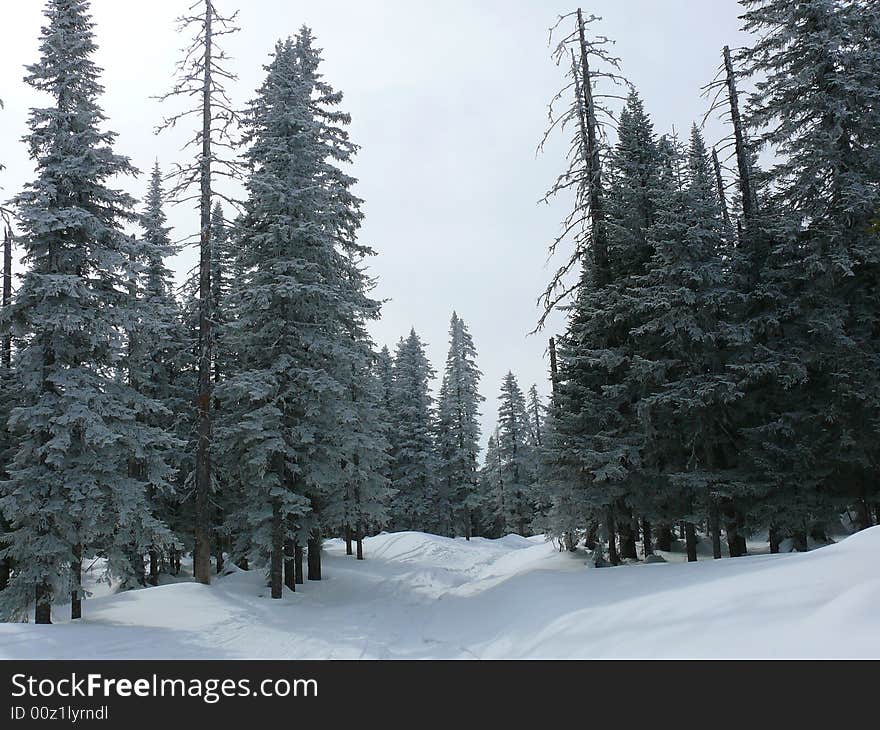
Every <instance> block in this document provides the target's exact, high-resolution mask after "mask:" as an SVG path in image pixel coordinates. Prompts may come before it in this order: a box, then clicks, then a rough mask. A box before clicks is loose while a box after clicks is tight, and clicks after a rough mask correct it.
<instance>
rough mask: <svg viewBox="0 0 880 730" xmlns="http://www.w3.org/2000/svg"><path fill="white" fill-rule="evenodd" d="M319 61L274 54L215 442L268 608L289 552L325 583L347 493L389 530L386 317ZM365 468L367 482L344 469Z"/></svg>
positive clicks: (305, 33) (332, 96)
mask: <svg viewBox="0 0 880 730" xmlns="http://www.w3.org/2000/svg"><path fill="white" fill-rule="evenodd" d="M320 60H321V59H320V55H319V51H318V50H317V49H315V48H314V46H313V37H312V34H311V31H310V30H309V29H308V28H306V27H303V28H302V29H301V30H300V32H299V34H298V35H297V36H296V38H295V39H288V40H286V41H284V42H279V43H278V44H277V45H276V48H275V53H274V56H273V58H272V61H271V62H270V63H269V65H268V66H267V67H266V71H267V75H266V80H265V81H264V83H263V85H262V86H261V87H260V89H259V92H258V94H257V96H256V98H255V99H254V100H253V101H252V102H251V104H250V107H249V114H248V139H249V141H250V143H251V144H250V147H249V149H248V153H247V157H248V162H249V164H250V168H251V172H250V175H249V177H248V180H247V191H248V199H247V202H246V206H245V212H244V216H243V219H242V221H241V223H240V226H239V231H240V241H239V246H240V248H241V253H240V257H241V265H242V269H243V271H244V272H245V273H244V275H243V281H242V283H241V286H238V287H236V288H235V289H234V290H233V292H232V294H231V297H232V307H233V310H234V311H235V312H236V315H237V318H236V320H235V321H234V322H231V323H230V324H229V326H228V327H227V334H226V339H227V341H228V342H229V343H230V348H231V350H233V351H234V352H235V353H236V358H237V364H236V369H235V374H234V375H232V377H230V378H229V379H228V380H227V381H225V382H224V383H222V384H221V386H220V387H219V388H218V395H220V397H221V400H222V406H223V413H224V420H223V427H222V430H221V431H220V433H219V434H218V436H219V437H220V438H221V440H222V443H223V444H224V446H225V449H224V452H225V453H226V454H227V459H228V462H227V463H229V464H230V465H236V466H235V473H234V474H233V475H232V478H233V479H234V481H235V483H236V484H238V485H240V489H241V490H242V494H241V496H240V499H239V500H238V514H236V515H234V516H233V520H232V521H233V523H234V524H237V525H238V528H239V529H238V531H237V534H238V538H239V539H238V544H237V547H236V550H237V551H238V552H239V553H242V552H247V551H252V552H253V553H255V556H256V557H269V558H270V582H271V586H272V596H273V598H279V597H280V596H281V589H282V588H281V579H282V563H283V559H284V545H285V542H287V541H288V540H290V541H294V540H298V541H299V544H300V545H302V542H303V541H304V540H305V539H308V540H309V566H310V577H312V578H317V577H319V565H320V564H319V562H316V561H318V560H319V557H320V535H321V528H322V526H324V525H325V524H326V522H325V521H324V520H325V517H326V518H327V521H329V522H335V521H336V520H337V518H338V514H339V503H340V502H341V501H344V500H345V494H346V492H345V485H346V483H348V484H349V486H351V487H352V489H354V488H358V489H360V490H361V492H360V495H361V496H360V499H361V503H360V507H359V509H361V510H362V515H363V516H362V519H366V518H367V517H370V518H371V519H377V520H378V519H380V518H381V515H380V514H377V512H376V509H375V507H374V504H373V502H374V499H376V496H375V495H376V494H377V493H378V492H381V489H382V482H381V481H380V480H379V477H378V476H374V475H373V473H372V470H373V469H376V470H377V474H381V463H380V457H379V453H381V452H384V443H383V442H382V440H381V439H380V438H379V437H377V436H376V435H375V434H374V433H372V432H370V431H371V429H373V425H372V418H371V416H370V415H369V413H368V412H365V410H364V409H367V408H370V404H372V403H373V396H372V393H371V392H370V391H371V390H372V388H371V385H370V383H369V379H367V380H366V381H364V380H362V378H363V377H364V376H363V374H365V373H366V374H369V371H370V367H371V359H372V353H371V350H370V347H369V341H368V339H367V338H366V335H365V333H364V326H365V324H364V323H365V321H366V320H367V319H370V318H373V317H375V316H377V314H378V308H379V305H378V303H377V302H375V301H374V300H372V299H370V298H369V297H368V295H367V290H368V288H369V286H370V282H369V280H368V279H367V277H366V276H365V274H364V272H363V270H362V268H361V261H362V259H363V258H364V257H365V256H367V255H370V254H371V253H372V251H371V250H370V249H368V248H367V247H365V246H362V245H360V244H358V243H357V241H356V234H357V230H358V228H359V226H360V221H361V218H362V214H361V212H360V205H361V201H360V200H359V199H358V198H357V197H355V196H354V195H353V194H352V193H351V190H350V188H351V187H352V185H353V184H354V182H355V181H354V179H353V178H351V177H350V176H348V175H346V174H345V173H343V172H342V170H341V169H340V168H339V167H338V166H337V164H336V163H337V162H343V163H344V162H348V161H350V160H351V158H352V155H353V154H354V152H355V146H354V145H353V144H352V143H351V142H350V141H349V139H348V135H347V132H346V130H345V126H346V125H347V124H348V123H349V117H348V115H347V114H345V113H343V112H340V111H338V110H337V109H336V107H338V105H339V104H340V102H341V100H342V95H341V94H340V93H338V92H335V91H333V89H332V88H331V87H330V86H329V85H328V84H327V83H326V82H324V81H323V80H322V79H321V75H320V73H319V71H318V66H319V63H320ZM365 383H366V384H365ZM353 404H356V406H355V405H353ZM358 409H360V412H358ZM356 459H357V460H359V464H357V467H358V468H360V467H361V465H362V468H363V469H364V470H365V471H366V470H369V471H370V474H369V477H367V475H365V474H362V473H354V474H352V473H351V470H350V469H346V468H343V469H340V465H351V464H354V462H355V460H356ZM373 479H375V480H379V481H370V480H373ZM346 480H348V481H347V482H346ZM368 490H369V494H368V493H367V492H368ZM379 496H381V495H379ZM325 512H326V515H325ZM288 585H292V584H291V583H289V584H288Z"/></svg>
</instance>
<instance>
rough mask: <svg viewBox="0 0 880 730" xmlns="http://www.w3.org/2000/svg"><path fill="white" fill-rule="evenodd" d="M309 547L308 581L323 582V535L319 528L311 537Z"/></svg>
mask: <svg viewBox="0 0 880 730" xmlns="http://www.w3.org/2000/svg"><path fill="white" fill-rule="evenodd" d="M308 547H309V550H308V568H309V575H308V579H309V580H321V533H320V531H319V529H318V528H315V529H314V530H313V531H312V534H311V535H310V536H309V545H308Z"/></svg>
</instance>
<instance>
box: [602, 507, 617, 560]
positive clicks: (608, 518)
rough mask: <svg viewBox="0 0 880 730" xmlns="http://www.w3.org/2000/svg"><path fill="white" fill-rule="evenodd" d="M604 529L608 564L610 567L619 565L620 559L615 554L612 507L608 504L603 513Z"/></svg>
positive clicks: (615, 540) (615, 539)
mask: <svg viewBox="0 0 880 730" xmlns="http://www.w3.org/2000/svg"><path fill="white" fill-rule="evenodd" d="M605 529H606V531H607V532H608V562H609V563H611V564H612V565H620V557H619V556H618V554H617V534H616V532H615V526H614V506H613V505H610V504H609V505H608V508H607V510H606V512H605Z"/></svg>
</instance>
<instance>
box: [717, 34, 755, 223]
mask: <svg viewBox="0 0 880 730" xmlns="http://www.w3.org/2000/svg"><path fill="white" fill-rule="evenodd" d="M723 55H724V70H725V72H726V74H727V95H728V100H729V102H730V120H731V122H732V123H733V136H734V142H735V146H736V165H737V168H738V169H739V188H740V197H741V198H742V200H741V201H740V203H741V205H742V209H743V216H744V217H745V219H746V226H747V227H748V225H749V223H750V222H751V220H752V218H753V216H754V205H753V203H754V191H753V190H752V175H751V164H750V161H749V153H748V146H747V143H746V135H745V131H744V129H743V123H742V117H741V116H740V113H739V94H738V93H737V90H736V77H735V74H734V71H733V62H732V61H731V59H730V48H729V47H728V46H724V52H723Z"/></svg>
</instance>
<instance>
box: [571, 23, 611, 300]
mask: <svg viewBox="0 0 880 730" xmlns="http://www.w3.org/2000/svg"><path fill="white" fill-rule="evenodd" d="M577 22H578V40H579V41H580V49H581V54H580V55H581V59H580V60H581V83H580V88H579V89H578V91H579V92H580V93H579V95H578V99H579V101H580V103H581V104H582V109H581V114H580V119H581V135H582V138H583V144H584V157H585V160H584V161H585V162H586V163H587V180H588V182H589V201H590V222H591V228H592V234H593V241H592V251H593V257H594V262H595V266H596V283H597V284H598V285H599V286H605V285H606V284H607V283H608V280H609V278H610V272H609V270H608V239H607V236H606V231H605V215H604V212H603V203H602V164H601V158H600V156H599V144H598V142H597V127H598V124H597V121H596V108H595V106H594V104H593V88H592V77H591V75H590V63H589V47H588V46H587V39H586V35H585V33H584V18H583V15H582V13H581V9H580V8H578V10H577Z"/></svg>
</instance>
